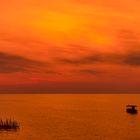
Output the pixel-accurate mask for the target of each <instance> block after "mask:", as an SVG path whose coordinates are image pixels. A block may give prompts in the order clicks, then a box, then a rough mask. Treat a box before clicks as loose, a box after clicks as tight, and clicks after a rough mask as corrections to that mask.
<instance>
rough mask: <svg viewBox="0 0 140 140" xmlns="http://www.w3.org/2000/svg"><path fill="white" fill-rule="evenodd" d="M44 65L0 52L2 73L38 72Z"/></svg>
mask: <svg viewBox="0 0 140 140" xmlns="http://www.w3.org/2000/svg"><path fill="white" fill-rule="evenodd" d="M42 65H44V64H43V63H42V62H39V61H36V60H31V59H28V58H25V57H22V56H18V55H13V54H8V53H4V52H0V73H14V72H29V71H34V72H37V69H38V68H39V67H40V66H42Z"/></svg>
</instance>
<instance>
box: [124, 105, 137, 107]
mask: <svg viewBox="0 0 140 140" xmlns="http://www.w3.org/2000/svg"><path fill="white" fill-rule="evenodd" d="M126 107H137V106H136V105H127V106H126Z"/></svg>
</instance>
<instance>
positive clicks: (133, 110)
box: [126, 105, 138, 114]
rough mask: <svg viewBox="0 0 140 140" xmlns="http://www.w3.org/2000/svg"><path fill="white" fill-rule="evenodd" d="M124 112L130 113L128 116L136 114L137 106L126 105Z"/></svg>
mask: <svg viewBox="0 0 140 140" xmlns="http://www.w3.org/2000/svg"><path fill="white" fill-rule="evenodd" d="M126 112H127V113H130V114H137V113H138V110H137V106H136V105H127V106H126Z"/></svg>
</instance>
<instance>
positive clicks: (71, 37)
mask: <svg viewBox="0 0 140 140" xmlns="http://www.w3.org/2000/svg"><path fill="white" fill-rule="evenodd" d="M139 7H140V1H138V0H133V1H132V0H123V1H122V0H114V1H112V0H94V1H93V0H52V1H49V0H24V1H22V0H21V1H19V0H5V1H0V13H2V14H0V21H1V22H0V92H2V93H3V92H5V93H6V92H15V93H17V92H41V93H42V92H64V93H67V92H79V93H80V92H84V93H86V92H91V93H93V92H112V93H113V92H140V78H139V77H140V27H139V25H140V19H139V15H140V9H139Z"/></svg>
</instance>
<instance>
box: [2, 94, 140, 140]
mask: <svg viewBox="0 0 140 140" xmlns="http://www.w3.org/2000/svg"><path fill="white" fill-rule="evenodd" d="M126 104H137V105H138V106H140V95H139V94H119V95H117V94H100V95H98V94H87V95H86V94H77V95H74V94H67V95H66V94H54V95H51V94H41V95H40V94H38V95H33V94H29V95H27V94H24V95H23V94H22V95H18V94H12V95H8V94H6V95H4V94H2V95H0V117H1V118H3V119H5V118H14V119H15V120H17V121H19V122H20V126H21V127H20V130H19V131H17V132H4V131H0V140H140V112H139V113H138V114H137V115H130V114H127V113H126V112H125V106H126Z"/></svg>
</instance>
